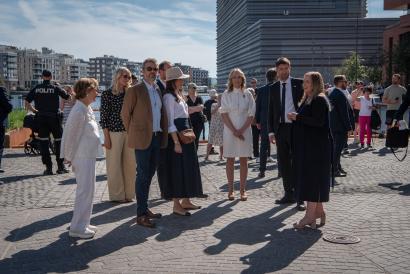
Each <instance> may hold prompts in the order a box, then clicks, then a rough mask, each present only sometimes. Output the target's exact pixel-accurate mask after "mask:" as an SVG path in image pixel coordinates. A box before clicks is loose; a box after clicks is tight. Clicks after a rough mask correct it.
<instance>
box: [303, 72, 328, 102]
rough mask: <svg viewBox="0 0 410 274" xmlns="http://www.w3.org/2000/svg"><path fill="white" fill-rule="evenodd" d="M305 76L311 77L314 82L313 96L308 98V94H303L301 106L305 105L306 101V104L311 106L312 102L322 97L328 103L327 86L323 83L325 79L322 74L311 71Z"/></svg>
mask: <svg viewBox="0 0 410 274" xmlns="http://www.w3.org/2000/svg"><path fill="white" fill-rule="evenodd" d="M305 76H309V77H310V79H311V80H312V95H311V96H308V95H307V94H306V92H305V93H303V97H302V100H300V103H299V105H301V104H303V103H304V102H305V101H306V104H308V105H309V104H310V103H311V102H312V100H313V99H314V98H316V97H317V96H322V97H324V98H325V99H326V101H327V98H326V95H325V85H324V82H323V77H322V75H321V74H320V72H317V71H310V72H307V73H305ZM327 102H328V101H327ZM328 104H329V102H328Z"/></svg>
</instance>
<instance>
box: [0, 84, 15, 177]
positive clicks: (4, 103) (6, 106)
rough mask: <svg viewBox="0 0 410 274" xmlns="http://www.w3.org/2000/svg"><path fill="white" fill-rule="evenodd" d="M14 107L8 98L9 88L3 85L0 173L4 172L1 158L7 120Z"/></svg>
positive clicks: (0, 156) (1, 90) (1, 88)
mask: <svg viewBox="0 0 410 274" xmlns="http://www.w3.org/2000/svg"><path fill="white" fill-rule="evenodd" d="M12 109H13V106H12V105H11V104H10V102H9V99H8V98H7V90H6V89H5V88H3V87H0V173H3V172H4V170H3V169H2V167H1V159H2V158H3V150H4V136H5V133H6V125H5V122H6V120H7V116H8V114H9V113H10V112H11V111H12Z"/></svg>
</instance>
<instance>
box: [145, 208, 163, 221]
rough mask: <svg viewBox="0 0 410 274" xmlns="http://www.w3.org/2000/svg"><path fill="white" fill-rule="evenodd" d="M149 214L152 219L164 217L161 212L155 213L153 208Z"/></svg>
mask: <svg viewBox="0 0 410 274" xmlns="http://www.w3.org/2000/svg"><path fill="white" fill-rule="evenodd" d="M147 216H148V218H150V219H160V218H161V217H162V214H161V213H153V212H152V211H151V210H149V209H148V211H147Z"/></svg>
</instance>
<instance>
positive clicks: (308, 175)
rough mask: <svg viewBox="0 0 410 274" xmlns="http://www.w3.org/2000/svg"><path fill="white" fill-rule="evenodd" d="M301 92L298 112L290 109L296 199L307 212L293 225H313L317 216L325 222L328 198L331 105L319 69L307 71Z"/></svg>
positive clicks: (301, 226) (314, 226) (313, 226)
mask: <svg viewBox="0 0 410 274" xmlns="http://www.w3.org/2000/svg"><path fill="white" fill-rule="evenodd" d="M303 89H304V96H303V98H302V100H301V102H300V107H299V109H298V112H297V113H296V112H293V113H289V114H288V117H289V119H291V120H292V121H294V122H293V124H294V131H293V136H294V137H293V138H294V140H293V141H294V162H295V173H296V194H297V196H298V197H297V200H298V201H307V209H306V214H305V216H304V217H303V218H302V220H300V221H299V223H295V224H294V227H295V228H298V229H300V228H304V227H305V226H307V225H308V226H310V227H312V228H316V219H317V218H320V225H321V226H323V225H324V224H325V218H326V214H325V211H324V209H323V204H322V203H323V202H328V201H329V191H330V180H331V176H330V173H331V172H330V171H331V168H330V165H331V135H330V131H329V111H330V105H329V102H328V100H327V98H326V96H325V93H324V85H323V78H322V75H320V73H319V72H308V73H306V74H305V77H304V80H303Z"/></svg>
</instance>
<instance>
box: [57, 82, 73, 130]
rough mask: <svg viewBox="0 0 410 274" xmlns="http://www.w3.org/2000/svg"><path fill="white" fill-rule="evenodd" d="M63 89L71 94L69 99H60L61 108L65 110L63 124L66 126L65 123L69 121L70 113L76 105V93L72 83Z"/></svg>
mask: <svg viewBox="0 0 410 274" xmlns="http://www.w3.org/2000/svg"><path fill="white" fill-rule="evenodd" d="M63 89H64V90H65V91H66V92H67V94H68V95H70V98H69V99H67V100H66V99H61V100H60V110H61V111H62V112H63V123H62V126H63V127H64V125H65V123H66V122H67V118H68V115H70V111H71V109H72V108H73V106H74V105H75V100H76V99H75V94H74V91H73V87H72V86H70V85H66V86H64V87H63Z"/></svg>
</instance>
